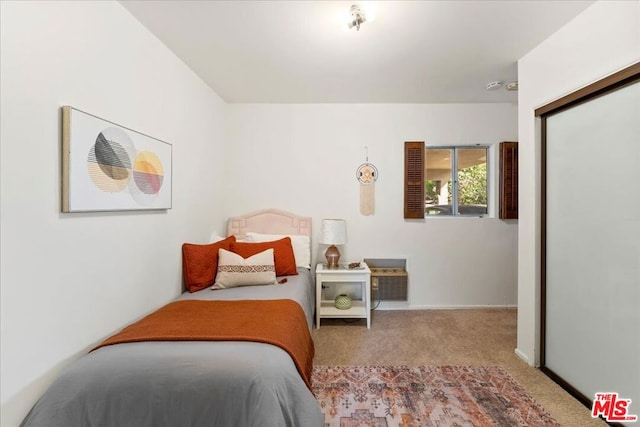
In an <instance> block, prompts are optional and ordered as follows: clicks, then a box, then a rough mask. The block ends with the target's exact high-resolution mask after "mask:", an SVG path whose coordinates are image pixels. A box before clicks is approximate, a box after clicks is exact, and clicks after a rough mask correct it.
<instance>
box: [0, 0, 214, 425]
mask: <svg viewBox="0 0 640 427" xmlns="http://www.w3.org/2000/svg"><path fill="white" fill-rule="evenodd" d="M0 5H1V8H2V9H1V19H2V21H1V35H0V40H1V43H2V44H1V55H2V57H1V61H0V62H1V67H2V68H1V93H2V101H1V102H2V104H1V125H0V128H1V133H0V137H1V138H0V140H1V177H2V178H1V197H2V204H1V230H0V231H1V232H0V234H1V236H2V243H1V245H2V246H1V258H0V259H1V301H2V306H1V312H2V314H1V316H2V317H1V327H2V330H1V336H2V342H1V348H2V355H1V371H2V380H1V381H2V388H1V394H2V408H1V412H2V426H16V425H18V423H19V422H20V421H21V419H22V418H23V416H24V415H25V413H26V411H28V410H29V408H30V407H31V405H33V403H34V402H35V400H36V399H37V398H38V397H39V396H40V394H41V393H42V391H43V390H44V388H45V387H46V386H47V385H48V384H49V383H50V382H51V381H52V379H53V378H54V377H55V376H56V375H57V374H58V373H59V371H60V369H62V368H64V367H65V366H66V365H67V363H68V362H69V361H71V360H73V359H74V358H75V357H77V356H78V355H79V354H81V353H83V352H85V351H86V350H87V349H88V348H90V347H91V346H92V345H94V344H95V343H96V342H97V341H99V340H101V339H103V338H104V337H105V336H107V335H109V334H110V333H112V332H113V331H115V330H117V329H119V328H121V327H122V326H123V325H124V324H126V323H128V322H130V321H131V320H133V319H134V318H137V317H139V316H141V315H142V314H144V313H146V312H148V311H150V310H152V309H154V308H156V307H158V306H160V305H161V304H164V303H165V302H167V301H168V300H169V299H171V298H173V297H174V296H175V295H177V294H178V293H179V292H180V291H181V254H180V245H181V243H182V242H185V241H193V242H197V241H204V240H205V239H207V238H208V237H209V234H210V232H211V229H212V224H216V226H221V225H222V224H223V222H224V219H225V218H226V213H225V212H223V211H222V210H223V208H224V202H223V199H224V186H223V185H222V183H223V182H224V181H223V176H224V173H223V172H224V171H223V168H224V163H223V161H222V154H221V152H222V144H223V143H224V141H223V139H224V138H223V134H224V126H223V123H222V122H223V120H224V114H225V112H224V109H225V108H226V105H225V104H224V103H223V102H222V101H221V100H220V98H219V97H218V96H217V95H216V94H215V93H213V92H212V91H211V90H210V89H209V88H208V87H207V86H205V85H204V84H203V83H202V82H201V81H200V80H199V79H198V78H197V77H195V75H194V74H193V73H192V72H191V71H190V70H189V69H188V68H187V67H186V66H185V65H184V64H183V63H182V62H180V61H179V60H178V59H176V57H175V56H174V55H173V54H171V53H170V52H169V50H168V49H167V48H166V47H165V46H164V45H163V44H161V43H160V42H159V41H158V40H157V39H156V38H155V37H154V36H152V35H151V34H150V33H149V32H148V31H147V30H146V29H145V28H144V27H143V26H142V25H140V24H139V23H138V22H137V21H135V20H134V18H133V17H132V16H131V15H130V14H129V13H128V12H127V11H126V10H125V9H124V8H123V7H122V6H121V5H120V4H118V3H116V2H59V1H56V2H40V1H39V2H34V3H32V2H7V1H2V2H0ZM64 104H69V105H73V106H75V107H77V108H80V109H83V110H85V111H88V112H91V113H93V114H96V115H98V116H101V117H104V118H106V119H109V120H111V121H114V122H116V123H119V124H122V125H125V126H127V127H130V128H133V129H135V130H138V131H140V132H144V133H147V134H149V135H151V136H154V137H156V138H159V139H161V140H164V141H167V142H170V143H172V144H173V209H171V210H168V211H156V212H144V213H139V212H138V213H133V212H120V213H100V214H97V213H96V214H61V213H60V151H61V150H60V110H59V109H60V106H61V105H64Z"/></svg>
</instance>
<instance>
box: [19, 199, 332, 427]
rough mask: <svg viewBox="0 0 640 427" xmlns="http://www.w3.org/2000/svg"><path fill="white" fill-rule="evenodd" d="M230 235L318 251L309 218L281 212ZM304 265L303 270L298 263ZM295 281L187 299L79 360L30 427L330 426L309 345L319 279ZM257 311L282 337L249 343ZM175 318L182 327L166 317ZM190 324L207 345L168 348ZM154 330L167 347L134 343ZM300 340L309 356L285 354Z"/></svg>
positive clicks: (240, 225) (253, 217) (235, 224)
mask: <svg viewBox="0 0 640 427" xmlns="http://www.w3.org/2000/svg"><path fill="white" fill-rule="evenodd" d="M227 227H228V228H227V233H228V235H229V236H233V238H232V240H233V239H235V241H241V240H245V239H246V238H247V236H250V237H251V236H252V237H253V239H254V240H253V241H255V242H268V241H269V238H271V237H276V236H283V235H284V236H290V237H291V238H292V239H295V240H296V244H298V249H303V250H304V248H300V246H299V245H300V242H305V241H306V242H309V241H310V235H311V219H310V218H308V217H300V216H297V215H294V214H291V213H288V212H284V211H279V210H273V209H269V210H263V211H259V212H255V213H252V214H248V215H243V216H239V217H234V218H230V219H229V220H228V222H227ZM294 236H303V237H304V236H306V239H307V240H304V238H303V239H302V240H300V239H299V238H298V237H294ZM308 246H310V245H308ZM307 250H308V249H307ZM267 252H268V251H267ZM220 253H222V251H220ZM298 254H299V251H298V252H296V253H295V255H296V256H298ZM276 261H277V260H276ZM220 263H222V259H220ZM296 264H304V262H299V260H298V259H296ZM220 265H222V264H220ZM276 271H277V270H276ZM296 272H297V274H295V275H287V276H284V277H283V276H278V277H277V282H276V283H275V284H269V285H258V286H241V287H231V288H225V289H217V290H211V287H210V286H208V287H206V288H203V289H201V290H197V291H194V292H189V291H188V290H187V291H185V292H184V293H183V294H182V295H180V296H179V297H178V298H176V299H175V301H173V302H171V303H169V304H167V306H165V307H162V308H161V309H159V310H158V311H157V312H154V313H152V314H151V315H149V316H146V317H145V318H143V319H141V320H140V321H138V322H135V323H134V324H132V325H129V326H128V327H126V328H124V329H123V330H122V331H121V332H120V333H118V334H114V336H112V337H110V338H109V339H107V340H106V341H105V342H104V343H102V344H101V345H100V346H98V348H97V349H94V350H92V351H91V352H89V353H88V354H86V355H84V356H83V357H81V358H80V359H78V360H77V361H76V362H75V363H74V364H73V365H72V366H71V367H70V368H69V369H67V370H66V371H65V372H64V373H63V374H62V375H61V376H60V377H59V378H58V379H57V380H56V381H54V383H53V384H52V385H51V387H50V388H49V389H48V390H47V391H46V392H45V394H44V395H43V396H42V397H41V398H40V399H39V400H38V402H36V404H35V405H34V407H33V408H32V409H31V411H30V412H29V414H28V415H27V417H26V418H25V419H24V421H23V423H22V426H24V427H36V426H48V427H57V426H60V427H63V426H64V427H70V426H118V427H125V426H136V427H143V426H194V427H197V426H258V425H260V426H322V425H323V416H322V413H321V411H320V407H319V404H318V402H317V400H316V399H315V397H314V396H313V394H312V393H311V391H310V366H309V363H310V361H309V356H310V357H311V359H312V358H313V342H312V341H311V343H310V345H309V344H308V343H306V342H305V343H302V344H301V342H302V341H304V340H305V339H309V340H310V334H309V331H310V329H311V328H312V323H313V315H314V298H315V292H314V289H313V278H312V275H311V273H310V270H309V268H307V266H306V265H305V266H299V265H296ZM216 281H217V279H216ZM283 307H285V308H287V310H288V309H289V307H291V309H292V312H293V313H294V314H295V315H296V316H297V317H296V316H293V317H290V318H287V317H286V316H287V315H288V314H286V313H285V310H284V308H283ZM172 310H173V314H171V313H169V312H171V311H172ZM176 310H177V311H176ZM185 310H186V311H185ZM251 312H255V313H260V316H261V317H258V316H254V317H255V318H256V319H258V320H254V322H256V321H257V322H258V323H261V324H264V325H263V326H264V328H265V329H272V330H276V334H279V335H278V336H277V337H276V338H275V339H274V338H270V339H269V340H265V341H261V338H258V339H256V338H255V337H254V336H253V335H252V334H253V332H251V333H246V335H248V337H245V333H244V332H243V328H245V327H246V328H250V325H248V323H250V322H251V321H252V320H251V319H252V315H251ZM167 313H168V315H170V316H175V315H177V316H180V318H179V319H177V320H176V318H166V317H164V316H166V315H167ZM287 313H288V311H287ZM209 316H218V317H209ZM185 319H186V320H185ZM271 319H273V320H271ZM292 319H293V320H292ZM145 322H146V323H145ZM154 322H155V323H154ZM269 322H275V323H269ZM181 323H186V324H187V325H188V326H189V327H192V329H193V330H197V333H198V334H201V336H200V335H198V336H197V337H196V338H193V339H191V338H189V337H191V335H189V337H180V336H179V334H178V336H179V339H177V340H174V339H172V338H169V339H167V340H163V337H165V336H169V337H173V336H174V335H175V334H176V332H175V331H174V330H173V329H172V328H174V327H175V328H177V327H180V326H175V325H179V324H181ZM149 325H153V331H154V332H153V333H154V334H155V333H157V334H158V337H159V338H158V337H156V338H153V337H152V338H150V339H149V338H142V339H141V340H138V339H137V338H134V339H132V340H128V338H130V335H127V334H134V335H135V333H137V332H138V330H139V329H145V328H146V330H148V329H149V327H150V326H149ZM165 325H166V326H165ZM269 325H272V326H269ZM225 328H230V329H231V332H229V333H230V334H231V335H229V338H228V340H227V339H226V338H224V336H223V338H219V337H217V338H215V340H213V341H210V340H209V339H208V334H209V333H210V330H212V329H215V330H217V331H216V333H219V332H220V330H222V333H225V330H226V329H225ZM192 332H193V331H190V332H189V333H192ZM305 335H308V338H304V336H305ZM154 336H155V335H154ZM296 336H300V337H302V338H299V339H298V338H296V339H295V340H297V341H295V342H293V344H291V345H292V346H294V347H299V348H301V349H302V353H300V352H298V353H296V352H294V351H291V348H289V347H287V346H286V345H285V346H282V347H281V346H280V345H279V341H278V340H280V339H285V340H286V339H290V340H293V338H290V337H296ZM145 337H146V336H145ZM245 338H246V339H245ZM110 340H114V341H113V342H111V341H110ZM105 343H106V344H105ZM103 344H104V345H103ZM300 354H303V355H304V356H305V357H306V358H305V357H301V356H300ZM305 361H306V365H305ZM305 370H306V371H307V372H306V373H307V374H308V375H304V374H305V372H304V371H305Z"/></svg>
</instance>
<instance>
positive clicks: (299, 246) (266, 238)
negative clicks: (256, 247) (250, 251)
mask: <svg viewBox="0 0 640 427" xmlns="http://www.w3.org/2000/svg"><path fill="white" fill-rule="evenodd" d="M284 237H289V238H291V246H292V247H293V256H294V258H295V259H296V265H297V266H298V267H304V268H311V241H310V240H309V236H301V235H297V234H260V233H253V232H250V231H248V232H247V242H253V243H257V242H272V241H274V240H280V239H282V238H284Z"/></svg>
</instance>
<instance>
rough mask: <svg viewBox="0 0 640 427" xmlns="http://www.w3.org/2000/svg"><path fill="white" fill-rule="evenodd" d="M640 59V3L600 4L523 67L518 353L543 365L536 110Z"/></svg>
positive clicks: (520, 74) (523, 62)
mask: <svg viewBox="0 0 640 427" xmlns="http://www.w3.org/2000/svg"><path fill="white" fill-rule="evenodd" d="M639 59H640V2H639V1H599V2H597V3H595V4H594V5H592V6H591V7H589V8H588V9H586V10H585V11H584V12H583V13H582V14H580V15H579V16H578V17H576V18H575V19H574V20H573V21H571V22H570V23H568V24H567V25H566V26H564V27H563V28H562V29H560V30H559V31H558V32H557V33H555V34H554V35H552V36H551V37H549V38H548V39H547V40H545V41H544V42H543V43H542V44H540V45H539V46H538V47H536V48H535V49H534V50H532V51H531V52H530V53H528V54H527V55H526V56H524V57H523V58H522V59H521V60H520V61H519V63H518V81H519V83H520V84H519V87H520V90H519V94H518V98H519V108H518V135H519V140H520V144H519V157H520V159H519V174H520V180H519V190H520V192H519V194H520V198H519V211H520V212H519V219H520V224H519V225H520V229H519V233H518V242H519V243H518V344H517V345H518V347H517V349H516V352H517V353H518V355H520V357H522V358H523V359H525V360H526V361H527V362H528V363H529V364H531V365H537V364H538V363H539V359H540V354H539V350H540V349H539V341H540V339H539V336H540V330H539V323H540V319H539V307H540V209H539V206H540V135H539V133H540V132H539V123H538V121H536V119H535V117H534V110H535V109H536V108H538V107H540V106H542V105H545V104H547V103H549V102H550V101H553V100H555V99H557V98H560V97H562V96H564V95H567V94H569V93H571V92H573V91H575V90H577V89H579V88H581V87H584V86H586V85H588V84H590V83H593V82H594V81H597V80H600V79H601V78H603V77H605V76H607V75H609V74H612V73H613V72H615V71H618V70H620V69H622V68H625V67H626V66H628V65H631V64H632V63H634V62H636V61H638V60H639Z"/></svg>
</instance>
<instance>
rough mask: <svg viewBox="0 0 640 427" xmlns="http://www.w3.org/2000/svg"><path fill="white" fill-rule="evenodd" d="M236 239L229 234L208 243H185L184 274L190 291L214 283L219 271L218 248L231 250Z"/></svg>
mask: <svg viewBox="0 0 640 427" xmlns="http://www.w3.org/2000/svg"><path fill="white" fill-rule="evenodd" d="M235 241H236V237H235V236H229V237H227V238H226V239H224V240H220V241H219V242H215V243H210V244H208V245H195V244H193V243H184V244H183V245H182V275H183V276H184V283H185V284H186V285H187V289H188V290H189V292H195V291H199V290H201V289H204V288H207V287H209V286H211V285H213V282H215V280H216V273H217V272H218V249H220V248H222V249H226V250H228V251H230V250H231V245H232V244H233V242H235Z"/></svg>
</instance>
